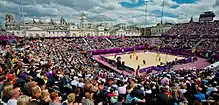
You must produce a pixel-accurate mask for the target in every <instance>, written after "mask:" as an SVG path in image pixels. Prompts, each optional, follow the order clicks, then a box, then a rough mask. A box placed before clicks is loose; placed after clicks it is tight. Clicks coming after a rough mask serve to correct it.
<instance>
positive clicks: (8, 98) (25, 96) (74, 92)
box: [0, 22, 219, 105]
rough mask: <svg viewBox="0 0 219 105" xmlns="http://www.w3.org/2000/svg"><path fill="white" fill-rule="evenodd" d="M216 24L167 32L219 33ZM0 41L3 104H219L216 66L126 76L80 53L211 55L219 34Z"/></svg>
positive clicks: (215, 47) (175, 28)
mask: <svg viewBox="0 0 219 105" xmlns="http://www.w3.org/2000/svg"><path fill="white" fill-rule="evenodd" d="M205 27H209V28H205ZM215 27H216V28H215ZM217 27H219V25H218V22H214V23H186V24H179V25H176V26H175V27H174V28H171V29H170V30H169V31H168V33H169V34H171V35H179V34H180V35H183V34H185V35H187V34H189V35H193V34H200V35H204V33H205V34H209V35H216V34H217V33H218V28H217ZM196 30H198V31H196ZM0 43H1V46H0V51H1V52H0V89H1V100H0V104H1V105H136V104H137V105H160V104H162V105H202V104H203V105H205V104H206V105H207V104H211V105H219V91H218V89H219V84H218V83H219V81H218V78H219V73H218V70H217V69H205V70H197V69H196V70H193V69H191V70H183V69H182V70H166V71H162V72H156V74H155V73H153V72H152V73H148V74H144V75H135V74H134V75H133V76H126V75H123V74H118V73H116V72H114V71H112V70H109V69H107V68H104V67H102V66H101V65H100V64H98V63H97V62H96V61H94V60H93V59H91V58H90V57H89V55H87V54H84V53H81V51H83V50H91V49H110V48H115V47H134V46H139V45H145V44H147V45H150V46H161V48H165V47H167V48H182V49H192V48H194V47H197V48H196V50H198V51H208V52H210V53H212V52H218V51H219V49H218V48H219V43H218V38H195V39H194V38H193V39H190V38H158V37H152V38H142V37H112V38H110V37H109V38H56V39H22V38H21V39H19V38H18V39H17V40H15V41H9V42H8V43H7V44H6V43H3V42H0Z"/></svg>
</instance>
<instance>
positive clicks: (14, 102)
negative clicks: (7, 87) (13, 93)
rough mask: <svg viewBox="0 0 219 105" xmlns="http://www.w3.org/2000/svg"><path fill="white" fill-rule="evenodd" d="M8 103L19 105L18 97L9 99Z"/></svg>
mask: <svg viewBox="0 0 219 105" xmlns="http://www.w3.org/2000/svg"><path fill="white" fill-rule="evenodd" d="M7 105H17V100H16V99H10V100H8V103H7Z"/></svg>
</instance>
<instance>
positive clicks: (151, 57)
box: [106, 52, 184, 70]
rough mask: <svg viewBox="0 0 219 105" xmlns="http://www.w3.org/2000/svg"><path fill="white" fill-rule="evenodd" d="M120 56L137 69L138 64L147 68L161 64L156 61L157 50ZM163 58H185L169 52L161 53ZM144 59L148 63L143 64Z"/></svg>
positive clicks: (169, 59)
mask: <svg viewBox="0 0 219 105" xmlns="http://www.w3.org/2000/svg"><path fill="white" fill-rule="evenodd" d="M130 55H132V58H131V59H130ZM118 56H120V57H121V58H122V61H125V65H126V66H129V67H131V68H134V69H135V70H136V69H137V67H138V65H140V69H142V68H147V67H150V66H157V65H159V64H160V62H159V61H156V56H157V53H155V52H137V53H136V54H135V55H133V54H132V53H130V54H123V55H117V57H118ZM136 56H138V60H136ZM159 56H160V58H161V62H166V60H167V61H174V60H175V59H176V58H177V59H178V60H179V59H184V57H178V56H174V55H168V54H161V53H160V54H159ZM106 58H108V59H113V60H116V59H114V58H115V56H107V57H106ZM143 60H145V61H146V64H143Z"/></svg>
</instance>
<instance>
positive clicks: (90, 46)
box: [82, 38, 92, 50]
mask: <svg viewBox="0 0 219 105" xmlns="http://www.w3.org/2000/svg"><path fill="white" fill-rule="evenodd" d="M82 40H83V41H84V42H85V43H86V45H87V46H88V47H89V49H90V50H91V49H92V48H91V46H90V45H89V43H88V42H87V40H86V39H85V38H82Z"/></svg>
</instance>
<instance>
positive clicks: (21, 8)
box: [20, 0, 26, 37]
mask: <svg viewBox="0 0 219 105" xmlns="http://www.w3.org/2000/svg"><path fill="white" fill-rule="evenodd" d="M20 15H21V20H20V22H21V23H23V30H22V31H23V32H22V33H23V34H24V37H26V31H25V29H26V28H25V22H24V21H25V20H24V7H23V1H22V0H20Z"/></svg>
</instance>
